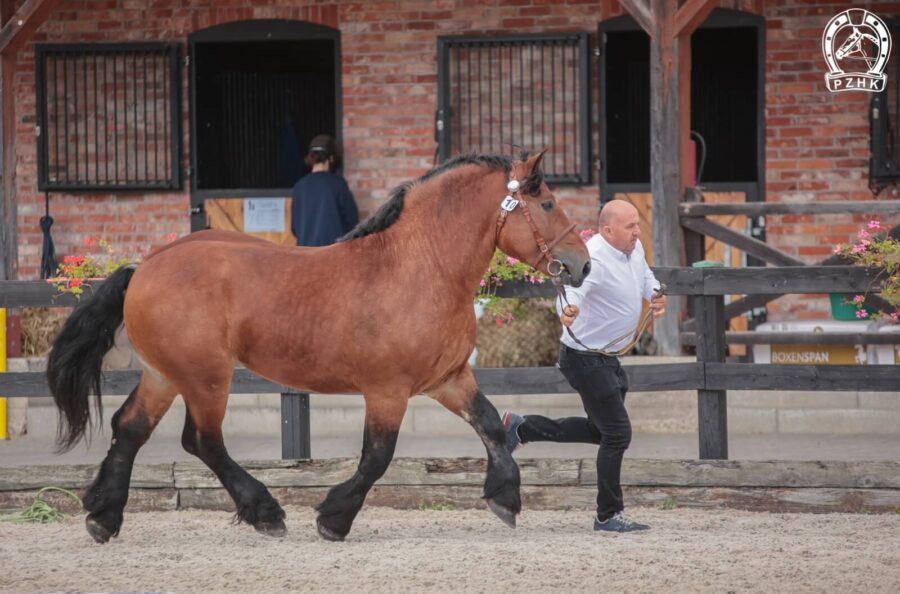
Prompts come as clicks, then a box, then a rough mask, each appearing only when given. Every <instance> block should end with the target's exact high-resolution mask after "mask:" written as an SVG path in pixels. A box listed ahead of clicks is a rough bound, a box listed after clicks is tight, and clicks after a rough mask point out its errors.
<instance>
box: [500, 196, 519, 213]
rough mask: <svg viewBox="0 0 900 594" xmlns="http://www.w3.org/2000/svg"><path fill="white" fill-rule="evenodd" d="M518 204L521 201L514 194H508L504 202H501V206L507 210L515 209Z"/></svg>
mask: <svg viewBox="0 0 900 594" xmlns="http://www.w3.org/2000/svg"><path fill="white" fill-rule="evenodd" d="M517 206H519V201H518V200H516V199H515V198H513V197H512V196H507V197H506V198H504V199H503V202H501V203H500V208H502V209H503V210H505V211H506V212H512V211H514V210H515V209H516V207H517Z"/></svg>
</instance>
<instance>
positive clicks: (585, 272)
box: [582, 260, 591, 276]
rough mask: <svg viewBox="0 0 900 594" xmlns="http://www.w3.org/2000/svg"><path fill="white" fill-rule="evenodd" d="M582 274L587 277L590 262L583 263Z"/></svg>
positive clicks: (589, 270) (589, 271)
mask: <svg viewBox="0 0 900 594" xmlns="http://www.w3.org/2000/svg"><path fill="white" fill-rule="evenodd" d="M582 272H583V276H587V275H588V274H590V273H591V261H590V260H588V261H587V262H585V263H584V270H583V271H582Z"/></svg>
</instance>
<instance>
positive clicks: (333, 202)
mask: <svg viewBox="0 0 900 594" xmlns="http://www.w3.org/2000/svg"><path fill="white" fill-rule="evenodd" d="M304 161H305V163H306V164H307V165H308V166H310V167H311V168H312V172H311V173H309V174H307V175H305V176H303V177H302V178H300V181H298V182H297V183H296V184H295V185H294V189H293V190H292V191H291V233H293V234H294V237H296V238H297V245H303V246H322V245H330V244H332V243H334V242H335V240H336V239H338V238H339V237H341V236H342V235H344V234H345V233H348V232H349V231H350V230H352V229H353V228H354V227H355V226H356V224H357V223H358V222H359V212H358V210H357V208H356V201H355V200H354V199H353V193H352V192H351V191H350V188H349V187H348V186H347V182H346V181H345V180H344V178H343V177H341V176H340V175H338V174H337V173H334V171H335V170H336V169H337V168H338V167H340V164H341V157H340V154H339V152H338V150H337V145H336V143H335V141H334V138H332V137H331V136H328V135H327V134H320V135H318V136H316V137H315V138H313V139H312V142H310V144H309V150H308V151H307V153H306V158H305V159H304Z"/></svg>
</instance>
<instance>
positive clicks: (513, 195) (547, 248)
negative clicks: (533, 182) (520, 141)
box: [494, 170, 575, 287]
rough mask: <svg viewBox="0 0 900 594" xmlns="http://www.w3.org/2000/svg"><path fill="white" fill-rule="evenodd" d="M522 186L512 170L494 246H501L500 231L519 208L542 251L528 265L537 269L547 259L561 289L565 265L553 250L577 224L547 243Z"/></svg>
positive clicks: (548, 265)
mask: <svg viewBox="0 0 900 594" xmlns="http://www.w3.org/2000/svg"><path fill="white" fill-rule="evenodd" d="M521 186H522V185H521V183H519V180H517V179H516V177H515V173H514V172H513V170H510V172H509V183H507V184H506V189H507V191H508V192H509V194H507V196H506V198H504V199H503V202H501V203H500V216H499V217H498V218H497V231H496V233H495V234H494V244H495V245H499V242H500V231H501V230H502V229H503V225H505V224H506V219H507V218H509V214H510V213H511V212H513V211H514V210H516V208H519V209H520V210H521V211H522V214H523V215H524V216H525V221H526V222H528V226H529V227H530V228H531V234H532V235H533V236H534V241H535V243H537V246H538V249H539V250H540V254H538V256H537V257H536V258H534V259H533V261H531V262H528V264H529V265H530V266H531V267H532V268H534V269H537V267H538V266H540V264H541V261H543V260H545V259H546V260H547V273H548V274H550V278H551V279H552V280H553V284H554V285H556V286H557V287H559V286H561V285H562V279H561V278H560V275H561V274H562V271H563V269H564V268H565V264H563V263H562V262H561V261H560V260H559V259H558V258H556V257H554V256H553V252H552V250H553V248H554V247H556V245H557V244H558V243H559V242H560V241H562V240H563V238H564V237H565V236H566V235H568V234H569V233H570V232H572V231H574V229H575V223H572V224H571V225H569V226H568V227H566V228H565V229H564V230H563V232H562V233H560V234H559V235H557V236H556V237H555V238H554V239H553V241H551V242H550V243H547V242H546V241H545V240H544V236H543V235H541V232H540V231H538V228H537V225H536V224H535V223H534V218H532V216H531V210H529V208H528V202H527V201H526V200H525V199H524V198H522V197H521V195H520V194H519V192H520V191H521ZM554 264H555V269H554Z"/></svg>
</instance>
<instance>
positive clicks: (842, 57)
mask: <svg viewBox="0 0 900 594" xmlns="http://www.w3.org/2000/svg"><path fill="white" fill-rule="evenodd" d="M822 52H823V53H824V54H825V61H826V62H827V63H828V69H829V70H830V71H831V72H829V73H828V74H826V75H825V83H826V84H827V85H828V90H829V91H831V92H833V93H839V92H841V91H869V92H870V93H878V92H881V91H883V90H884V86H885V82H886V81H887V75H885V74H883V73H884V68H885V66H887V61H888V57H889V56H890V55H891V34H890V32H889V31H888V28H887V27H886V26H885V24H884V21H882V20H881V19H880V18H878V17H877V16H876V15H874V14H872V13H871V12H869V11H868V10H865V9H862V8H851V9H849V10H845V11H844V12H842V13H840V14H838V15H837V16H835V17H834V18H833V19H831V20H830V21H828V25H826V27H825V32H824V33H822Z"/></svg>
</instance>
